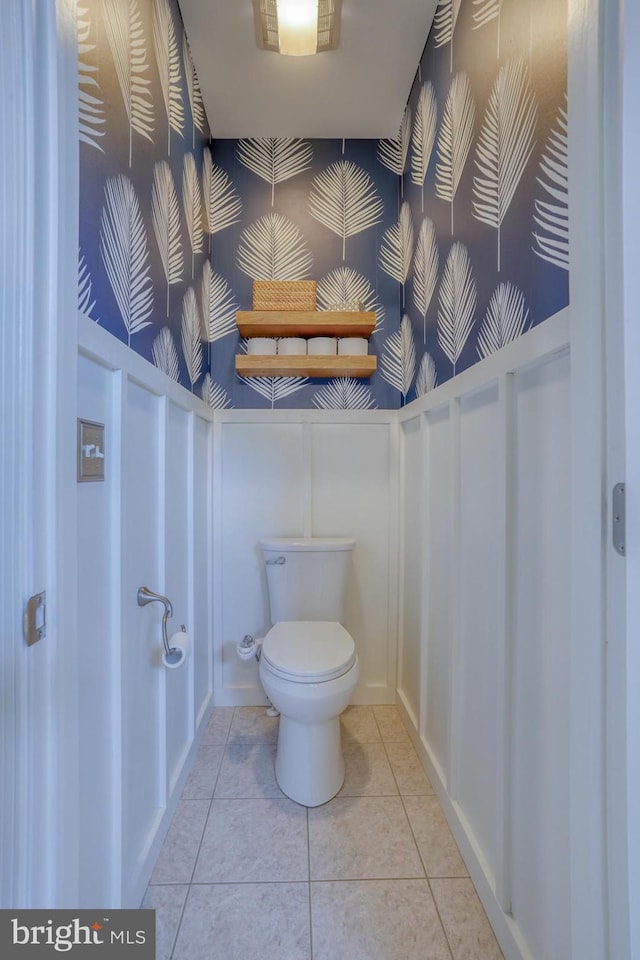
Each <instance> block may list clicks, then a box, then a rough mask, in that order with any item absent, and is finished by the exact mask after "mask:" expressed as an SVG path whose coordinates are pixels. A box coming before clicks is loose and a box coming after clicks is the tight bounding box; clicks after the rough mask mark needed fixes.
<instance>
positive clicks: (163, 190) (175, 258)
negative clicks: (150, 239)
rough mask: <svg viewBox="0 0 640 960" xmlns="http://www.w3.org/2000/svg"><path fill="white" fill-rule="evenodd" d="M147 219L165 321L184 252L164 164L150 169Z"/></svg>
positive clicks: (177, 209) (176, 205) (175, 203)
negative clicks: (160, 275)
mask: <svg viewBox="0 0 640 960" xmlns="http://www.w3.org/2000/svg"><path fill="white" fill-rule="evenodd" d="M151 217H152V220H153V232H154V233H155V236H156V242H157V244H158V252H159V254H160V260H161V261H162V269H163V270H164V275H165V277H166V280H167V318H168V316H169V287H170V286H171V284H174V283H180V281H181V280H182V273H183V269H184V252H183V249H182V237H181V231H180V204H179V203H178V194H177V193H176V186H175V183H174V182H173V175H172V173H171V167H170V166H169V164H168V163H167V161H166V160H159V161H158V162H157V163H155V164H154V166H153V186H152V187H151Z"/></svg>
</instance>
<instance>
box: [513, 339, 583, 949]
mask: <svg viewBox="0 0 640 960" xmlns="http://www.w3.org/2000/svg"><path fill="white" fill-rule="evenodd" d="M514 386H515V404H516V411H515V415H516V438H517V440H516V462H515V472H516V518H515V529H516V544H517V550H516V556H515V565H516V596H515V609H514V650H513V685H514V686H513V759H512V774H513V800H512V833H511V850H512V878H511V888H512V905H513V916H514V919H515V920H516V922H517V923H518V925H519V927H520V929H521V930H522V932H523V935H524V937H525V940H526V942H527V943H528V945H529V947H530V950H531V953H532V955H533V956H534V957H568V956H570V955H571V951H570V942H569V925H568V922H567V918H568V916H569V914H570V910H571V904H570V893H569V862H570V856H569V854H570V847H569V836H570V823H569V779H570V754H569V709H570V703H569V691H570V686H571V683H570V679H571V676H570V669H569V667H570V664H569V651H570V623H569V602H570V571H571V563H570V524H569V519H570V489H571V477H570V404H569V400H570V364H569V357H568V355H563V356H560V357H556V358H554V359H553V360H552V361H551V362H549V363H547V364H544V365H541V366H539V367H536V368H534V369H532V370H529V371H526V372H523V373H522V374H520V375H517V376H516V378H515V384H514Z"/></svg>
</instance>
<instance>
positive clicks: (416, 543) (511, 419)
mask: <svg viewBox="0 0 640 960" xmlns="http://www.w3.org/2000/svg"><path fill="white" fill-rule="evenodd" d="M568 343H569V327H568V311H565V312H563V313H562V314H558V316H557V317H555V318H553V319H552V320H549V321H547V322H546V323H545V324H543V325H541V327H539V328H535V329H534V330H533V331H531V332H530V333H528V334H526V335H524V336H523V337H521V338H520V340H519V341H517V342H514V343H513V344H510V345H508V346H507V347H505V348H504V349H503V350H501V351H499V352H498V353H496V354H494V355H492V356H491V357H490V358H488V359H487V360H484V361H482V362H480V363H478V364H476V365H475V366H474V367H473V368H472V369H470V370H467V371H465V372H464V373H462V374H460V375H459V376H458V377H456V378H454V380H452V381H449V382H448V383H446V384H444V385H443V386H442V387H438V388H436V389H435V390H433V391H432V392H431V393H429V394H427V395H426V396H424V397H422V398H420V399H419V400H417V401H415V402H414V403H412V404H409V405H408V406H407V407H405V408H404V409H402V410H401V411H400V413H399V421H400V426H401V445H402V470H401V483H402V503H403V523H402V537H401V544H400V547H401V570H402V578H401V585H400V596H401V598H402V606H403V610H402V611H401V617H400V625H401V632H400V638H399V649H400V657H399V662H400V682H399V684H398V699H399V703H400V707H401V709H402V711H403V713H404V716H405V720H406V723H407V727H408V729H409V731H410V733H411V736H412V739H413V741H414V743H415V745H416V747H417V749H418V751H419V753H420V755H421V757H422V759H423V761H424V763H425V766H426V768H427V770H428V772H429V775H430V777H431V780H432V782H433V785H434V787H435V790H436V792H437V794H438V796H439V799H440V801H441V803H442V807H443V809H444V811H445V814H446V816H447V819H448V820H449V823H450V825H451V828H452V830H453V833H454V835H455V837H456V840H457V842H458V844H459V846H460V849H461V851H462V853H463V856H464V858H465V862H466V864H467V867H468V869H469V872H470V874H471V876H472V879H473V881H474V883H475V885H476V889H477V890H478V892H479V894H480V897H481V899H482V902H483V904H484V906H485V909H486V910H487V913H488V915H489V918H490V920H491V922H492V924H493V927H494V929H495V930H496V933H497V935H498V938H499V941H500V945H501V947H502V950H503V952H504V955H505V957H506V958H507V960H534V958H535V960H543V958H544V960H546V958H547V957H554V958H555V957H569V956H571V942H570V929H571V926H570V924H571V901H570V882H569V878H570V869H571V868H570V857H571V851H570V842H569V837H570V826H571V825H570V823H569V809H570V804H569V784H570V767H571V755H570V750H569V747H570V740H569V734H570V709H569V707H570V704H569V691H570V689H571V681H572V674H571V669H570V666H571V665H570V658H569V653H570V624H569V610H570V599H571V590H570V571H571V554H570V523H569V520H570V490H571V478H570V456H571V433H570V424H571V418H570V394H571V379H570V362H569V350H568ZM418 417H419V418H421V430H420V431H418V430H417V429H416V427H415V422H416V418H418ZM422 454H424V456H423V455H422ZM421 465H422V466H421ZM418 498H419V499H420V500H421V502H422V505H423V510H424V513H423V516H422V519H421V521H420V530H421V537H420V538H418V539H417V538H416V536H415V531H414V528H412V526H411V523H410V517H411V513H412V511H413V510H415V509H416V508H415V504H416V500H417V499H418ZM420 567H422V580H421V585H422V595H423V601H422V606H421V612H420V616H419V620H418V625H417V626H416V623H415V602H414V600H413V594H412V589H413V584H412V577H413V572H414V570H415V569H416V568H420ZM409 611H410V612H409ZM416 633H417V634H418V635H419V637H420V643H419V647H420V649H419V655H418V656H416V649H415V647H416V639H415V638H416ZM416 662H417V663H419V668H420V686H419V704H418V708H417V709H416V703H415V688H414V687H412V685H411V680H410V678H409V676H408V675H409V673H410V670H411V669H414V665H415V664H416ZM405 665H406V666H405ZM409 665H411V666H409ZM416 716H417V717H418V718H419V720H418V722H416Z"/></svg>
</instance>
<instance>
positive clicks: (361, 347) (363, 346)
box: [338, 337, 369, 357]
mask: <svg viewBox="0 0 640 960" xmlns="http://www.w3.org/2000/svg"><path fill="white" fill-rule="evenodd" d="M368 352H369V343H368V341H367V340H366V339H365V338H364V337H341V338H340V340H338V354H339V355H340V356H342V357H361V356H362V357H363V356H366V354H367V353H368Z"/></svg>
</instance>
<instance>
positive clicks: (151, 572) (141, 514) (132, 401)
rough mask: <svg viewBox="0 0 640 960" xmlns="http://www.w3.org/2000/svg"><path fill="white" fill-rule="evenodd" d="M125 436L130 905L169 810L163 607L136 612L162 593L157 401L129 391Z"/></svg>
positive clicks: (125, 779)
mask: <svg viewBox="0 0 640 960" xmlns="http://www.w3.org/2000/svg"><path fill="white" fill-rule="evenodd" d="M124 392H125V398H124V399H125V411H126V412H125V416H124V418H123V437H122V465H123V478H122V483H123V488H122V513H121V521H122V534H121V536H122V545H123V548H124V549H123V555H122V633H121V639H122V651H121V663H122V818H123V819H122V829H123V837H122V840H123V854H124V858H123V864H122V869H123V886H124V888H125V900H128V899H129V896H130V894H131V893H132V890H130V889H129V890H127V887H128V886H130V885H132V884H133V882H134V880H135V879H137V878H138V877H139V876H140V875H141V873H142V871H143V867H144V862H145V858H146V855H147V852H148V849H149V846H150V844H151V842H152V839H153V834H154V832H155V831H156V830H157V828H158V821H159V820H160V817H161V815H162V810H163V808H164V805H165V800H166V797H165V783H164V777H165V762H163V761H164V758H163V756H162V753H161V751H160V750H159V749H158V746H159V737H161V741H162V746H163V747H164V732H165V730H164V726H165V720H164V716H163V715H162V712H161V708H160V695H161V672H160V670H159V656H160V646H159V643H158V640H159V637H160V624H161V617H162V607H161V605H160V604H157V603H154V604H150V605H149V606H146V607H143V608H141V607H139V606H138V605H137V602H136V595H137V591H138V587H140V586H143V585H144V586H147V587H149V588H150V589H151V590H156V591H157V589H158V585H159V584H160V583H161V577H162V570H161V557H162V555H163V550H162V546H163V545H162V540H161V536H160V535H161V526H160V523H159V520H160V516H161V514H160V503H161V500H160V497H161V483H160V482H159V480H160V478H161V472H160V451H159V435H160V431H159V427H160V422H161V421H160V417H161V403H162V401H161V400H160V398H159V397H156V396H154V395H153V394H151V393H149V391H148V390H146V389H144V388H143V387H140V386H138V385H137V384H136V383H133V382H131V381H129V382H127V383H126V384H125V386H124Z"/></svg>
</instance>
